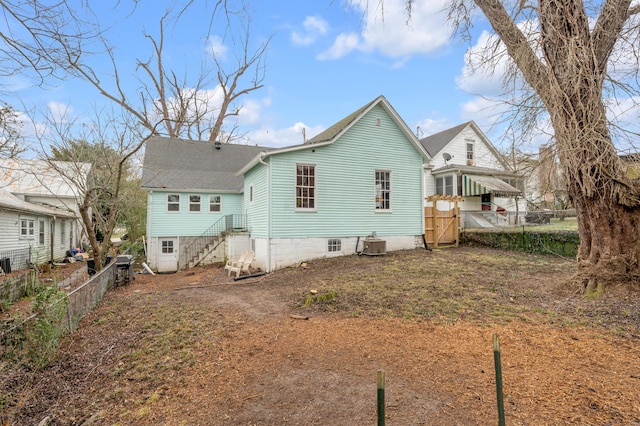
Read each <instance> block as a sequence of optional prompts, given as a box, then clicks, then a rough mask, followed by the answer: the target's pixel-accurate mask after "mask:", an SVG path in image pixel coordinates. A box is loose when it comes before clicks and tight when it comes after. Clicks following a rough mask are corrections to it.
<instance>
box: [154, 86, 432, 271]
mask: <svg viewBox="0 0 640 426" xmlns="http://www.w3.org/2000/svg"><path fill="white" fill-rule="evenodd" d="M428 159H429V155H428V154H427V152H426V151H425V149H424V148H423V147H422V145H421V144H420V142H419V141H418V139H417V138H416V136H415V135H414V134H413V133H412V132H411V131H410V130H409V128H408V127H407V125H406V124H405V123H404V121H403V120H402V119H401V118H400V116H399V115H398V114H397V112H396V111H395V110H394V109H393V107H392V106H391V105H390V104H389V102H388V101H387V100H386V99H385V98H384V97H383V96H380V97H378V98H376V99H374V100H373V101H372V102H370V103H368V104H367V105H365V106H364V107H362V108H360V109H358V110H357V111H355V112H353V113H352V114H350V115H348V116H347V117H345V118H344V119H342V120H340V121H339V122H338V123H336V124H335V125H333V126H331V127H330V128H329V129H327V130H326V131H324V132H322V133H321V134H319V135H317V136H316V137H314V138H313V139H311V140H309V141H306V142H304V143H303V144H301V145H296V146H291V147H288V148H282V149H268V148H260V147H255V146H245V145H233V144H213V143H207V142H192V141H184V140H176V139H167V138H155V139H153V140H151V141H149V143H148V145H147V147H146V152H145V158H144V167H143V175H142V187H143V189H146V190H147V191H148V194H149V195H148V206H147V238H148V251H147V256H148V262H149V264H150V266H151V267H152V268H153V269H156V270H158V271H160V272H168V271H175V270H177V269H182V268H186V267H189V266H191V265H193V264H195V263H198V262H201V261H222V260H224V259H225V258H227V259H234V260H235V259H237V258H238V257H239V255H240V253H242V252H243V251H246V250H250V251H252V252H253V253H254V254H255V258H254V261H253V265H252V266H253V267H258V268H261V269H262V270H263V271H272V270H275V269H278V268H282V267H285V266H289V265H294V264H296V263H298V262H301V261H304V260H309V259H315V258H320V257H325V256H339V255H345V254H352V253H356V252H360V251H363V250H364V249H365V244H364V240H365V239H368V241H369V242H368V243H367V244H369V245H370V244H371V240H372V239H373V238H374V237H375V238H376V240H375V243H376V250H377V251H378V252H384V251H386V250H399V249H410V248H415V247H416V246H417V245H421V244H422V234H423V232H424V217H423V211H422V207H423V193H424V188H423V179H422V174H423V168H424V164H425V162H426V161H427V160H428ZM196 246H197V249H194V247H196Z"/></svg>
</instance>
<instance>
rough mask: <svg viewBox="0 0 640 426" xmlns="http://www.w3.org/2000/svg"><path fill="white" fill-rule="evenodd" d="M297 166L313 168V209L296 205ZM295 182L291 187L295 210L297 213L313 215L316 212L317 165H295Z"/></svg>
mask: <svg viewBox="0 0 640 426" xmlns="http://www.w3.org/2000/svg"><path fill="white" fill-rule="evenodd" d="M298 166H306V167H313V181H314V184H313V207H298V203H297V198H298V194H297V189H298ZM295 168H296V169H295V175H294V176H295V180H294V186H293V195H294V197H293V202H294V203H295V209H296V211H297V212H308V213H314V212H317V211H318V165H317V164H313V163H296V165H295Z"/></svg>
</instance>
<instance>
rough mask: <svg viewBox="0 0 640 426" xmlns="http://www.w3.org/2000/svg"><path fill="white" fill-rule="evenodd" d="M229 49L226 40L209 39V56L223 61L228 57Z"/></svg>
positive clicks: (215, 37) (216, 37) (214, 37)
mask: <svg viewBox="0 0 640 426" xmlns="http://www.w3.org/2000/svg"><path fill="white" fill-rule="evenodd" d="M228 51H229V48H228V47H227V46H225V44H224V40H222V39H221V38H220V37H218V36H213V37H211V38H210V39H209V43H208V44H207V54H208V55H211V56H215V57H216V58H218V59H220V60H223V59H225V58H226V57H227V52H228Z"/></svg>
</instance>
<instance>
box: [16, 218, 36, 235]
mask: <svg viewBox="0 0 640 426" xmlns="http://www.w3.org/2000/svg"><path fill="white" fill-rule="evenodd" d="M23 222H24V223H25V226H24V227H23V226H22V224H23ZM23 230H24V231H25V233H24V234H23V233H22V231H23ZM18 232H19V235H20V239H21V240H35V239H36V220H35V219H33V218H29V217H21V218H20V228H19V230H18Z"/></svg>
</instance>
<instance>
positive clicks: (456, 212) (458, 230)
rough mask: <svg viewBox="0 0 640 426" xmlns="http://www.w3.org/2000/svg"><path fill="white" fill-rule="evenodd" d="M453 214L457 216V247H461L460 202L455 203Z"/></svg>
mask: <svg viewBox="0 0 640 426" xmlns="http://www.w3.org/2000/svg"><path fill="white" fill-rule="evenodd" d="M453 214H454V216H455V226H456V229H455V231H454V232H455V235H456V247H458V246H459V245H460V208H459V207H458V202H457V201H454V202H453Z"/></svg>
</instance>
